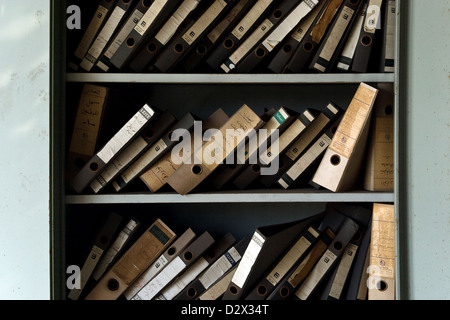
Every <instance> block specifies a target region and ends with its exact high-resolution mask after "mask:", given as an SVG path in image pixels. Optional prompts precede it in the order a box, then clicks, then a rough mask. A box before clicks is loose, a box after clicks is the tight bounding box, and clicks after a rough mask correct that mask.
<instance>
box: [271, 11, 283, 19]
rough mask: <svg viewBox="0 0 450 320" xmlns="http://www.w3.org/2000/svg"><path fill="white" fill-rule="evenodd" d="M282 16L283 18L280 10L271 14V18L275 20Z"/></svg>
mask: <svg viewBox="0 0 450 320" xmlns="http://www.w3.org/2000/svg"><path fill="white" fill-rule="evenodd" d="M282 16H283V11H281V10H280V9H277V10H275V11H274V13H273V17H274V18H275V19H280V18H281V17H282Z"/></svg>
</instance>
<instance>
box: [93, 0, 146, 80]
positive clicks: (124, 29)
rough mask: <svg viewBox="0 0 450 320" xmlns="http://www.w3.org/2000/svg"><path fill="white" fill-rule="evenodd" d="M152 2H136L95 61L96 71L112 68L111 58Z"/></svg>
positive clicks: (106, 70) (144, 0) (139, 0)
mask: <svg viewBox="0 0 450 320" xmlns="http://www.w3.org/2000/svg"><path fill="white" fill-rule="evenodd" d="M152 2H153V0H138V3H137V4H136V6H135V7H134V8H133V11H132V12H131V13H130V15H129V16H128V18H127V20H126V21H125V22H124V23H123V25H121V26H120V29H119V31H118V32H117V34H116V35H114V36H113V38H112V40H111V41H110V42H109V43H108V45H107V47H106V50H105V51H104V53H102V55H101V56H100V58H99V60H98V61H97V63H96V68H97V69H98V70H100V71H104V72H108V71H109V70H110V68H111V67H113V65H112V64H111V62H110V60H111V58H112V56H113V55H114V54H115V53H116V51H117V49H119V47H120V46H121V45H122V43H123V42H124V41H125V39H126V38H127V37H128V35H129V34H130V33H131V31H132V30H133V29H134V28H135V27H136V24H137V23H138V22H139V20H141V18H142V17H143V16H144V14H145V12H147V10H148V8H149V7H150V5H151V3H152Z"/></svg>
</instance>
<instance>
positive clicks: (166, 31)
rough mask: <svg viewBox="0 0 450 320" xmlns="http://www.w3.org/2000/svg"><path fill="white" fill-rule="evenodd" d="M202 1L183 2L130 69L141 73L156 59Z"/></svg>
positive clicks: (143, 49)
mask: <svg viewBox="0 0 450 320" xmlns="http://www.w3.org/2000/svg"><path fill="white" fill-rule="evenodd" d="M201 1H202V0H184V1H183V2H182V3H181V4H180V6H179V7H178V8H177V9H176V10H175V12H174V13H173V14H172V16H171V17H170V18H169V19H168V20H167V21H166V22H165V23H164V25H163V26H162V27H161V29H159V31H158V32H157V33H156V34H155V35H154V36H153V37H152V38H151V40H150V41H149V42H148V43H147V44H146V45H145V46H144V47H143V48H142V49H141V50H140V52H139V53H138V54H137V55H136V56H135V57H134V58H133V60H132V61H131V62H130V69H131V70H133V71H134V72H142V71H143V70H144V69H145V67H146V66H147V65H148V64H149V63H151V61H153V59H155V58H156V57H157V55H158V54H159V53H160V52H161V50H162V48H163V47H164V46H165V45H166V44H167V43H168V42H169V41H170V39H172V37H173V36H174V35H175V34H176V32H177V30H178V29H179V28H180V27H182V25H183V24H184V23H185V22H186V21H188V19H189V18H190V17H191V15H192V13H193V12H194V11H195V9H196V8H197V7H198V5H199V4H200V2H201ZM203 3H204V2H203Z"/></svg>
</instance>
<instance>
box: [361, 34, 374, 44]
mask: <svg viewBox="0 0 450 320" xmlns="http://www.w3.org/2000/svg"><path fill="white" fill-rule="evenodd" d="M361 44H362V45H363V46H365V47H368V46H370V45H371V44H372V37H371V36H367V35H365V36H363V37H362V38H361Z"/></svg>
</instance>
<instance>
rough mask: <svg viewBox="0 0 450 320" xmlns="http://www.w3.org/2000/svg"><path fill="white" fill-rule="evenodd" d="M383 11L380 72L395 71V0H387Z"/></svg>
mask: <svg viewBox="0 0 450 320" xmlns="http://www.w3.org/2000/svg"><path fill="white" fill-rule="evenodd" d="M385 10H386V11H385V13H384V26H383V30H384V33H383V41H382V42H383V46H382V53H381V72H394V71H395V38H396V36H395V20H396V18H397V13H396V10H397V9H396V5H395V0H387V3H386V9H385Z"/></svg>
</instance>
